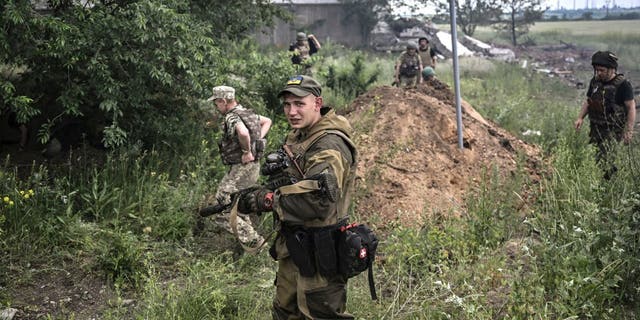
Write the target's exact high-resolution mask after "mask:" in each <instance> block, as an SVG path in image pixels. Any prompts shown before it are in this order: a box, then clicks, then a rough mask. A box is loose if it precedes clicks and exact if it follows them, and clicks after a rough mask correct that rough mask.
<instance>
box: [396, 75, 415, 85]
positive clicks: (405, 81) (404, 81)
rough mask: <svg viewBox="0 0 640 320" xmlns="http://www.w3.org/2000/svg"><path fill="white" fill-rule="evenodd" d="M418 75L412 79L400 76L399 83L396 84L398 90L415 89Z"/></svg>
mask: <svg viewBox="0 0 640 320" xmlns="http://www.w3.org/2000/svg"><path fill="white" fill-rule="evenodd" d="M418 81H419V78H418V75H415V76H413V77H407V76H403V75H401V76H400V83H399V84H398V87H400V88H415V87H416V86H418Z"/></svg>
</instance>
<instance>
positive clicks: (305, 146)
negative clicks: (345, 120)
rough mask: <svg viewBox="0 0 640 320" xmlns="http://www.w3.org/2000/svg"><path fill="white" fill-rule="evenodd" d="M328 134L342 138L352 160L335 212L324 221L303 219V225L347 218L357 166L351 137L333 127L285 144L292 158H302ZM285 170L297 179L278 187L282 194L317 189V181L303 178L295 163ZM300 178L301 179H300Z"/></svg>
mask: <svg viewBox="0 0 640 320" xmlns="http://www.w3.org/2000/svg"><path fill="white" fill-rule="evenodd" d="M328 134H334V135H337V136H339V137H340V138H342V140H343V141H344V142H345V143H346V144H347V145H348V146H349V149H350V150H351V155H352V157H353V162H352V164H351V166H350V167H349V171H348V173H347V176H346V177H345V179H344V180H343V181H342V186H340V187H341V189H342V193H341V194H340V198H339V199H338V200H337V206H336V211H337V212H333V213H331V214H329V215H328V218H327V219H326V220H325V221H322V222H320V221H316V220H313V221H305V223H304V226H305V227H324V226H327V225H333V224H337V223H338V222H340V221H342V220H344V219H345V218H347V216H348V210H349V200H350V199H351V197H352V193H353V189H354V181H355V176H356V167H357V163H358V162H357V156H358V155H357V151H356V147H355V144H354V143H353V141H351V139H349V137H348V136H347V135H346V134H344V133H343V132H342V131H339V130H334V129H327V130H321V131H318V132H316V133H314V134H312V135H310V136H309V137H307V139H305V140H304V141H302V142H299V143H294V144H287V146H288V147H289V148H290V150H291V152H292V153H293V156H294V159H297V160H298V159H304V155H305V153H306V152H307V150H309V148H310V147H311V146H313V145H314V144H315V143H316V142H318V141H319V140H320V139H321V138H323V137H325V136H326V135H328ZM298 162H299V163H298V165H300V169H301V170H302V172H304V171H305V168H304V165H305V164H304V163H300V162H302V161H298ZM286 172H287V173H288V174H289V175H290V176H292V177H295V178H296V179H297V180H298V181H300V182H298V183H296V184H294V185H289V186H284V187H280V189H279V192H280V193H281V194H282V195H287V194H297V193H306V192H310V190H319V189H320V188H319V185H318V181H316V180H303V179H304V177H302V175H301V173H300V172H299V171H298V170H297V168H296V166H295V165H291V166H289V167H288V168H287V169H286ZM301 180H302V181H301ZM276 210H279V208H276Z"/></svg>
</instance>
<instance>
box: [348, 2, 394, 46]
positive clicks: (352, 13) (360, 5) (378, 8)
mask: <svg viewBox="0 0 640 320" xmlns="http://www.w3.org/2000/svg"><path fill="white" fill-rule="evenodd" d="M340 2H342V3H343V4H344V5H345V10H346V16H345V18H344V20H345V22H349V21H352V20H353V19H357V21H358V24H359V25H360V33H361V34H362V37H363V39H365V43H369V35H370V34H371V30H373V28H374V27H375V26H376V24H378V21H383V20H384V18H385V16H386V15H389V14H390V12H391V8H390V6H389V0H340Z"/></svg>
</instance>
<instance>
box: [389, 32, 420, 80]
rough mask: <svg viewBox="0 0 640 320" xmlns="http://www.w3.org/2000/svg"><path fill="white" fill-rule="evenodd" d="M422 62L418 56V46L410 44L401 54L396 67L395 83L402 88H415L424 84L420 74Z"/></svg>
mask: <svg viewBox="0 0 640 320" xmlns="http://www.w3.org/2000/svg"><path fill="white" fill-rule="evenodd" d="M422 69H423V68H422V60H421V59H420V55H419V54H418V46H417V45H416V44H415V43H413V42H409V44H408V45H407V50H406V51H405V52H403V53H402V54H400V57H398V60H397V61H396V66H395V83H396V84H397V85H398V87H402V88H415V87H416V86H417V85H418V83H422V77H421V76H420V72H421V71H422Z"/></svg>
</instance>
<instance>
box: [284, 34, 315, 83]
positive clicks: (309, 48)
mask: <svg viewBox="0 0 640 320" xmlns="http://www.w3.org/2000/svg"><path fill="white" fill-rule="evenodd" d="M320 48H321V45H320V41H318V39H317V38H316V37H315V36H314V35H312V34H310V35H309V36H307V35H306V34H305V33H304V32H298V34H297V35H296V42H294V43H292V44H291V46H289V51H290V52H291V62H292V63H293V64H294V65H295V66H296V71H297V72H298V73H300V74H304V75H308V76H311V75H312V71H311V60H310V58H311V56H312V55H313V54H315V53H316V52H318V50H320Z"/></svg>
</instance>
